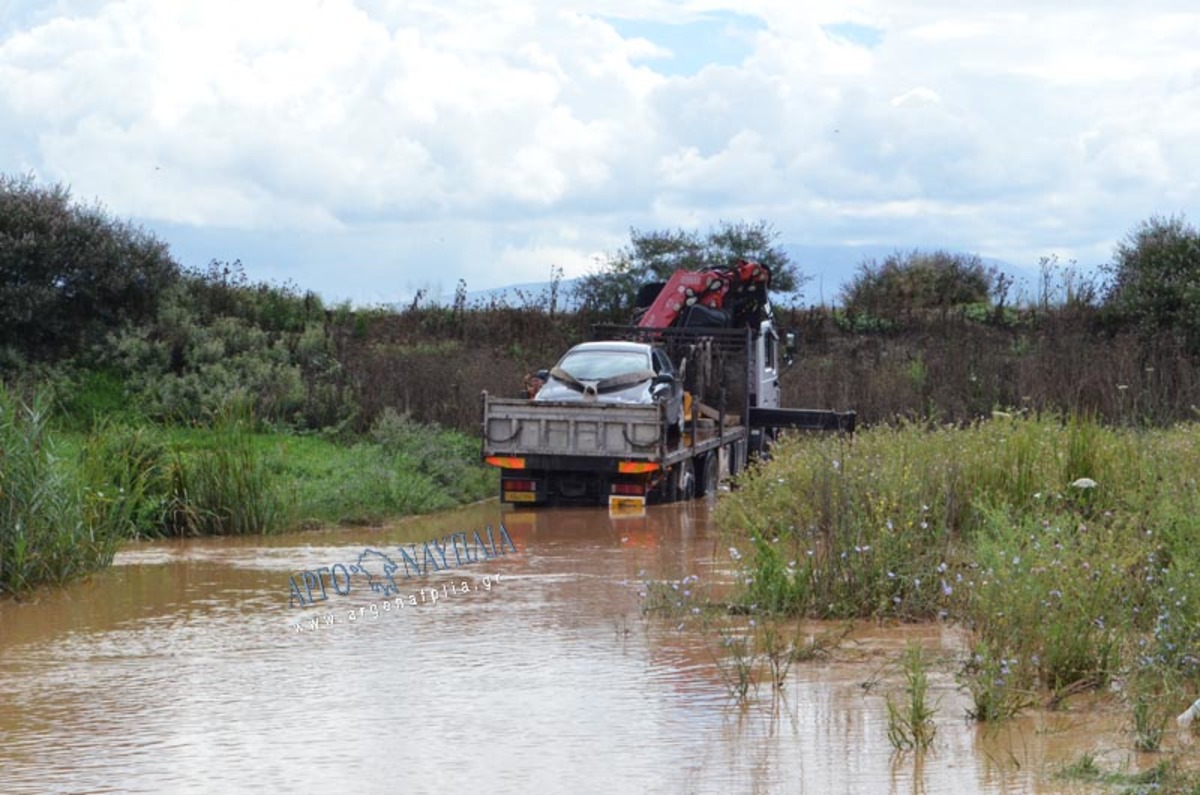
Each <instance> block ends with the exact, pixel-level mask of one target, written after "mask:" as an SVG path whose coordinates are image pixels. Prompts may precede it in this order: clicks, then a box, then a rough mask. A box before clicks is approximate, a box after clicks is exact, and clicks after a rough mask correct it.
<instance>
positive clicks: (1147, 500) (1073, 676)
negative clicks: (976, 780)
mask: <svg viewBox="0 0 1200 795" xmlns="http://www.w3.org/2000/svg"><path fill="white" fill-rule="evenodd" d="M1198 441H1200V426H1196V425H1184V426H1178V427H1176V428H1173V429H1170V430H1158V431H1133V430H1121V429H1114V428H1110V427H1104V426H1101V425H1098V424H1096V423H1094V422H1090V421H1087V420H1079V419H1074V420H1071V421H1065V422H1064V421H1058V420H1047V419H1042V420H1034V419H1021V418H1012V417H1005V416H998V417H996V418H994V419H993V420H991V421H986V422H981V423H977V424H975V425H973V426H971V427H968V428H963V429H953V428H935V429H928V428H924V427H918V426H915V425H908V426H902V427H891V428H882V427H881V428H874V429H870V430H867V431H864V432H862V433H860V434H859V435H858V436H857V437H856V438H855V439H854V441H853V442H852V443H850V442H847V441H845V440H841V439H836V438H804V439H798V440H794V441H789V442H785V443H783V444H781V445H780V446H779V447H778V448H777V451H776V455H775V458H774V460H773V461H772V462H771V463H770V464H769V465H767V466H763V467H760V468H757V469H755V470H753V471H751V472H750V473H748V474H747V476H746V477H744V478H743V479H742V482H741V488H740V489H739V490H738V491H736V492H735V493H734V494H732V495H731V496H730V497H729V498H728V499H726V500H723V501H722V502H721V504H720V507H719V509H718V521H719V523H720V524H721V526H722V527H723V528H725V529H726V530H728V531H729V532H730V533H732V534H733V536H734V541H733V544H734V546H735V548H736V549H737V550H738V552H737V554H738V555H739V556H741V557H742V558H743V562H744V563H745V564H746V571H745V575H746V576H745V579H744V581H743V584H742V586H741V593H740V599H741V600H743V601H744V602H745V603H746V606H747V607H748V608H749V607H750V606H753V609H754V610H755V611H762V612H767V613H773V614H785V615H803V616H811V617H821V618H855V617H872V618H895V619H905V620H937V619H942V620H949V621H955V622H958V623H959V624H961V625H962V626H964V627H966V628H967V630H968V631H969V636H970V638H971V648H970V649H969V650H968V653H967V654H966V655H964V665H963V671H962V675H963V681H964V684H965V686H966V687H967V688H968V689H969V690H970V692H971V694H972V696H973V703H974V710H973V712H974V715H975V717H977V718H980V719H992V718H999V717H1004V716H1005V715H1008V714H1012V713H1013V712H1015V711H1016V710H1018V709H1020V708H1021V707H1022V706H1023V705H1025V704H1027V703H1029V702H1030V701H1032V700H1033V699H1034V698H1035V695H1034V694H1036V693H1039V692H1045V691H1049V695H1048V696H1047V698H1049V699H1050V700H1053V699H1054V697H1055V695H1056V694H1057V695H1062V694H1065V693H1069V692H1075V691H1076V690H1078V689H1081V688H1091V687H1099V686H1102V685H1110V684H1115V685H1119V686H1120V689H1121V692H1122V693H1123V694H1124V695H1125V697H1126V698H1127V699H1128V700H1129V703H1130V707H1131V714H1132V715H1133V717H1134V719H1135V724H1136V725H1135V732H1136V735H1137V737H1138V744H1139V746H1140V747H1146V748H1150V747H1156V746H1157V743H1158V739H1159V738H1160V737H1161V733H1162V731H1163V729H1164V727H1165V725H1166V718H1167V717H1168V716H1170V715H1172V714H1175V713H1176V712H1178V711H1179V709H1181V708H1182V706H1186V704H1187V703H1188V702H1189V700H1190V699H1191V698H1192V697H1194V694H1195V692H1196V689H1197V685H1198V684H1200V656H1198V655H1200V652H1198V651H1197V648H1198V647H1197V641H1200V621H1198V619H1197V613H1196V609H1195V606H1196V605H1197V604H1200V581H1198V580H1197V577H1196V574H1195V572H1196V570H1197V564H1198V563H1200V544H1198V543H1197V542H1198V541H1200V510H1198V509H1200V490H1198V488H1197V477H1198V476H1200V446H1198V444H1197V442H1198Z"/></svg>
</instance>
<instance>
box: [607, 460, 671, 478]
mask: <svg viewBox="0 0 1200 795" xmlns="http://www.w3.org/2000/svg"><path fill="white" fill-rule="evenodd" d="M659 469H660V467H659V465H658V464H656V463H654V462H653V461H620V462H618V463H617V471H618V472H620V473H621V474H622V475H644V474H646V473H647V472H657V471H658V470H659Z"/></svg>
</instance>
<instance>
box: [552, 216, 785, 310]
mask: <svg viewBox="0 0 1200 795" xmlns="http://www.w3.org/2000/svg"><path fill="white" fill-rule="evenodd" d="M778 238H779V232H778V231H776V229H775V228H774V227H773V226H772V225H771V224H769V223H767V222H766V221H757V222H755V223H747V222H745V221H738V222H728V221H722V222H721V223H719V224H718V225H717V226H716V227H714V228H711V229H709V231H708V232H707V233H704V234H701V233H700V232H699V231H695V230H687V229H677V230H673V231H672V230H667V231H654V232H642V231H639V230H637V229H630V230H629V245H627V246H625V247H624V248H622V249H621V250H620V251H618V252H617V253H616V254H615V255H613V256H611V257H609V259H608V260H607V261H606V262H604V263H603V264H602V265H601V267H600V270H599V271H597V272H595V273H592V274H589V275H587V276H584V277H583V278H582V279H581V280H580V281H579V283H578V284H577V285H576V287H575V297H576V299H577V300H578V301H579V303H580V304H581V305H582V306H583V307H584V308H587V309H591V310H593V311H598V312H604V313H610V314H620V313H627V312H629V311H631V310H632V309H633V307H634V301H635V299H636V297H637V291H638V288H639V287H641V286H642V285H643V284H647V283H649V282H661V281H666V280H667V279H668V278H669V277H670V275H671V274H672V273H674V272H675V271H677V270H689V271H698V270H706V269H709V268H715V267H720V266H725V265H732V264H734V263H735V262H737V261H738V260H739V259H749V260H754V261H755V262H758V263H759V264H762V265H766V266H767V267H769V268H770V269H771V288H772V289H773V290H775V291H778V292H794V291H796V290H798V289H799V288H800V286H801V285H802V284H803V283H804V281H806V279H805V278H804V277H802V276H801V275H800V274H799V273H798V272H797V271H796V268H795V267H794V266H793V265H792V264H791V262H790V261H789V259H788V255H787V253H786V252H785V251H784V250H783V249H782V248H781V247H780V246H779V245H777V244H776V242H775V241H776V240H777V239H778Z"/></svg>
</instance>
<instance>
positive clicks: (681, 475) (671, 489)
mask: <svg viewBox="0 0 1200 795" xmlns="http://www.w3.org/2000/svg"><path fill="white" fill-rule="evenodd" d="M663 490H664V493H663V502H676V501H679V500H690V499H691V498H692V497H693V496H694V495H695V494H696V478H695V476H694V475H693V474H692V462H691V461H680V462H679V463H678V464H676V465H675V471H674V472H672V473H671V474H670V475H669V476H668V477H667V482H666V485H665V486H664V488H663Z"/></svg>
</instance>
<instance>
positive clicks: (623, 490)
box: [612, 483, 646, 495]
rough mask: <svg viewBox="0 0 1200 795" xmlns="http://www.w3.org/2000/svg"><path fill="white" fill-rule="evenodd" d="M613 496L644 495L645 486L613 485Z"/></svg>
mask: <svg viewBox="0 0 1200 795" xmlns="http://www.w3.org/2000/svg"><path fill="white" fill-rule="evenodd" d="M612 493H613V494H625V495H642V494H645V493H646V484H644V483H614V484H613V486H612Z"/></svg>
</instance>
